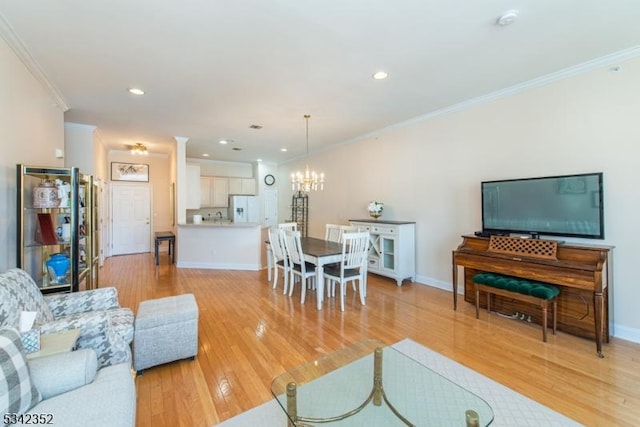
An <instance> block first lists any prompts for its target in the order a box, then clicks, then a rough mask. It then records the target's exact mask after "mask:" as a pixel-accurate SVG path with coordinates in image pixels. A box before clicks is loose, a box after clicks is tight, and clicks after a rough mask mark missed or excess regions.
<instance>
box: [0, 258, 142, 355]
mask: <svg viewBox="0 0 640 427" xmlns="http://www.w3.org/2000/svg"><path fill="white" fill-rule="evenodd" d="M22 311H34V312H37V317H36V323H35V328H37V329H39V330H40V332H41V333H42V334H49V333H54V332H60V331H64V330H68V329H80V330H81V333H80V337H79V338H78V342H77V345H78V348H91V349H93V350H94V351H95V352H96V355H97V356H98V364H99V366H101V367H102V366H109V365H114V364H119V363H123V362H130V361H131V347H130V345H131V341H132V340H133V322H134V316H133V312H132V311H131V310H130V309H129V308H126V307H120V303H119V302H118V292H117V290H116V289H115V288H100V289H94V290H90V291H84V292H73V293H65V294H52V295H46V296H43V295H42V292H40V289H39V288H38V286H37V285H36V283H35V282H34V281H33V279H32V278H31V276H29V274H27V273H26V272H25V271H24V270H21V269H19V268H13V269H10V270H7V271H6V272H4V273H2V274H0V327H11V328H18V322H19V318H20V313H21V312H22Z"/></svg>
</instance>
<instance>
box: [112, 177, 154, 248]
mask: <svg viewBox="0 0 640 427" xmlns="http://www.w3.org/2000/svg"><path fill="white" fill-rule="evenodd" d="M111 206H112V209H113V214H112V215H111V221H112V224H111V230H112V231H113V234H112V236H113V237H112V239H111V243H112V248H113V249H112V252H111V253H112V255H124V254H137V253H142V252H150V251H151V188H150V186H148V185H140V184H137V185H131V184H113V186H112V188H111Z"/></svg>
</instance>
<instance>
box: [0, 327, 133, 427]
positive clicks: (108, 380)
mask: <svg viewBox="0 0 640 427" xmlns="http://www.w3.org/2000/svg"><path fill="white" fill-rule="evenodd" d="M0 365H1V366H2V372H3V373H4V375H3V376H1V377H0V412H1V415H0V416H1V417H2V421H3V423H4V425H33V424H48V425H56V426H65V427H76V426H77V427H86V426H92V427H95V426H104V427H133V426H135V418H136V392H135V384H134V378H133V375H132V371H131V366H130V364H129V363H120V364H115V365H111V366H107V367H105V368H102V369H98V358H97V356H96V353H95V351H93V350H92V349H82V350H77V351H70V352H64V353H58V354H54V355H49V356H42V357H39V358H35V359H32V360H27V358H26V355H25V352H24V348H23V346H22V341H21V339H20V335H19V333H18V331H17V330H16V329H14V328H0Z"/></svg>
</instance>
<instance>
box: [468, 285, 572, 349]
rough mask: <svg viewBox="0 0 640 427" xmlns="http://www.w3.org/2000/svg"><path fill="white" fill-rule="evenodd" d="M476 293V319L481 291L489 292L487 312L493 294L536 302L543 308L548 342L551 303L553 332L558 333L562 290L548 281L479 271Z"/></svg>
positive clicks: (545, 339)
mask: <svg viewBox="0 0 640 427" xmlns="http://www.w3.org/2000/svg"><path fill="white" fill-rule="evenodd" d="M473 287H474V289H475V293H476V319H479V318H480V291H483V292H486V293H487V312H489V313H490V312H491V295H500V296H503V297H507V298H512V299H514V300H517V301H521V302H526V303H530V304H535V305H537V306H539V307H540V309H541V310H542V340H543V341H544V342H547V310H548V307H549V303H551V307H552V312H553V334H554V335H555V334H556V324H557V296H558V294H560V290H559V289H558V288H557V287H556V286H553V285H549V284H547V283H541V282H535V281H531V280H527V279H521V278H519V277H512V276H505V275H502V274H495V273H478V274H476V275H475V276H473Z"/></svg>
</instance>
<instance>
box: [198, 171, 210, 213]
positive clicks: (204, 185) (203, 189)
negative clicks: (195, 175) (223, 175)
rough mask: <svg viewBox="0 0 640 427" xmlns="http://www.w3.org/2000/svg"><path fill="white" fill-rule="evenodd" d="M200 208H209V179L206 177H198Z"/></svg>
mask: <svg viewBox="0 0 640 427" xmlns="http://www.w3.org/2000/svg"><path fill="white" fill-rule="evenodd" d="M200 206H201V207H203V208H206V207H210V206H211V179H210V178H209V177H208V176H201V177H200Z"/></svg>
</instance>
